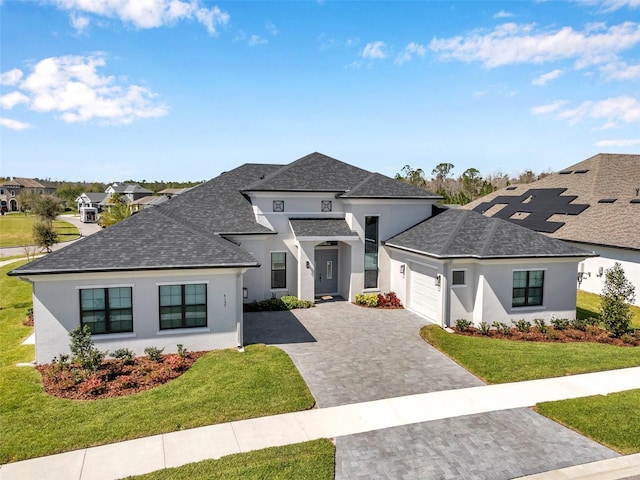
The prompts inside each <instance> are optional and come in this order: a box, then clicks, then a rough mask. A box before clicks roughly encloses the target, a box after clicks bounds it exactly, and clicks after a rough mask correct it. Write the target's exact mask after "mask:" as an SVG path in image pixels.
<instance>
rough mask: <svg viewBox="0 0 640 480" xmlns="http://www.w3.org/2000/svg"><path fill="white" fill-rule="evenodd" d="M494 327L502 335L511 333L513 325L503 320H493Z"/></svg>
mask: <svg viewBox="0 0 640 480" xmlns="http://www.w3.org/2000/svg"><path fill="white" fill-rule="evenodd" d="M493 327H494V328H495V329H496V330H497V331H498V332H499V333H501V334H502V335H511V327H510V326H509V325H507V324H506V323H503V322H493Z"/></svg>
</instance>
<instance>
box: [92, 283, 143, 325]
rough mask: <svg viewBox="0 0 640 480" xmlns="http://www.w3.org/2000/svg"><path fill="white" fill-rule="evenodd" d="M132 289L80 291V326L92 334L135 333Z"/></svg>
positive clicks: (104, 288) (102, 288)
mask: <svg viewBox="0 0 640 480" xmlns="http://www.w3.org/2000/svg"><path fill="white" fill-rule="evenodd" d="M131 291H132V288H131V287H100V288H82V289H80V325H87V326H88V327H89V329H90V330H91V333H92V334H102V333H123V332H133V305H132V299H131Z"/></svg>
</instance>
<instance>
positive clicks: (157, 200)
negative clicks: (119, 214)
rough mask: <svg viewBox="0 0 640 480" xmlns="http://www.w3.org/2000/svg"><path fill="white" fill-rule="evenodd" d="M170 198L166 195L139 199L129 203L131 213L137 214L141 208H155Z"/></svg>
mask: <svg viewBox="0 0 640 480" xmlns="http://www.w3.org/2000/svg"><path fill="white" fill-rule="evenodd" d="M170 198H171V197H169V196H166V195H147V196H146V197H142V198H139V199H138V200H134V201H133V202H130V203H129V206H130V207H131V211H133V212H139V211H140V210H142V209H143V208H147V207H155V206H157V205H162V204H163V203H164V202H167V201H168V200H169V199H170Z"/></svg>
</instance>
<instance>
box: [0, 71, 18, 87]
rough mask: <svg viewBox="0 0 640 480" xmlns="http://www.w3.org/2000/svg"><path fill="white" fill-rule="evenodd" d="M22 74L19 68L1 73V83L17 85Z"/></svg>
mask: <svg viewBox="0 0 640 480" xmlns="http://www.w3.org/2000/svg"><path fill="white" fill-rule="evenodd" d="M22 75H23V73H22V70H20V69H19V68H14V69H12V70H9V71H7V72H3V73H0V85H16V84H17V83H18V82H19V81H20V79H22Z"/></svg>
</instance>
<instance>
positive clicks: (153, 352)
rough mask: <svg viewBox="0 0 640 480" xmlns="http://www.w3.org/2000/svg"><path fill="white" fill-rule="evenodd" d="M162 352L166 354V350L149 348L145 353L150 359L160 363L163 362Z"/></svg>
mask: <svg viewBox="0 0 640 480" xmlns="http://www.w3.org/2000/svg"><path fill="white" fill-rule="evenodd" d="M162 352H164V348H158V347H147V348H145V349H144V353H146V354H147V356H148V357H149V359H150V360H152V361H154V362H156V363H160V362H161V361H162Z"/></svg>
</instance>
